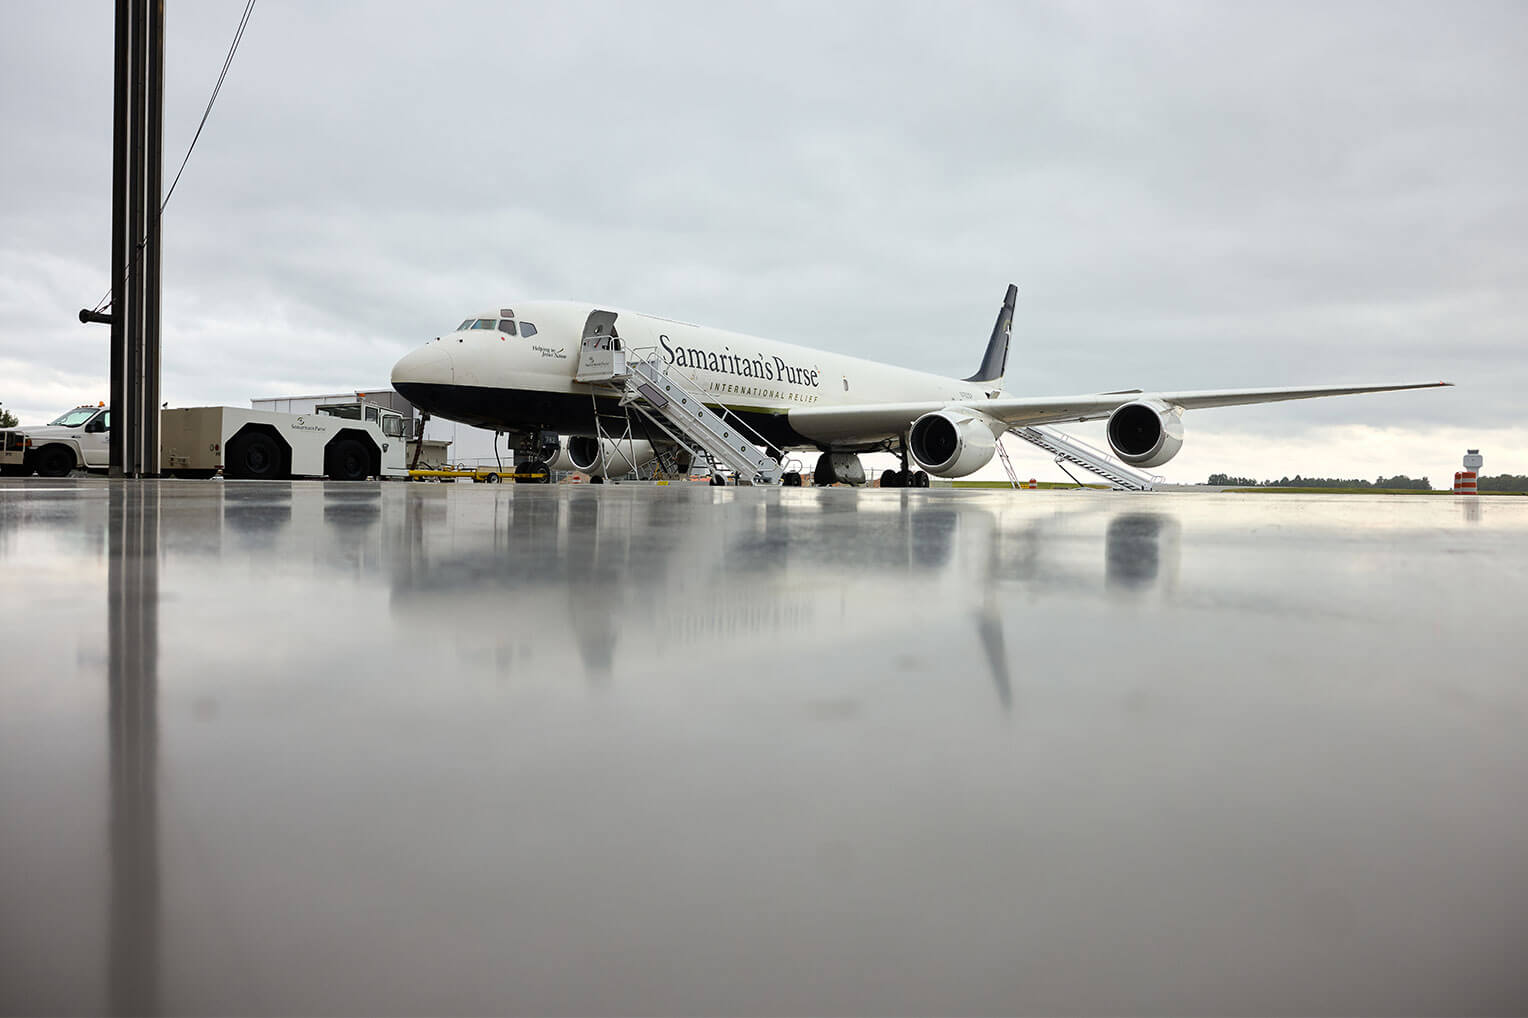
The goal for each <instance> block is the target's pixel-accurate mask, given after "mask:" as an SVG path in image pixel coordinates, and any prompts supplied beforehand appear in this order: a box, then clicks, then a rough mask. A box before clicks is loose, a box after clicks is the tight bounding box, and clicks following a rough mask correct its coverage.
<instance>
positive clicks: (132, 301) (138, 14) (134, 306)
mask: <svg viewBox="0 0 1528 1018" xmlns="http://www.w3.org/2000/svg"><path fill="white" fill-rule="evenodd" d="M131 7H132V25H133V28H132V35H133V37H132V62H133V77H132V94H131V96H130V98H129V102H128V172H127V180H128V196H127V199H128V201H127V210H128V211H127V233H128V243H129V244H130V245H131V248H130V253H129V256H128V261H127V292H126V294H124V296H125V297H126V298H127V301H126V304H125V306H124V307H123V308H122V315H123V317H124V318H126V319H127V371H126V372H125V374H126V376H127V377H126V386H127V398H126V405H125V406H123V407H121V408H119V409H117V410H113V412H112V417H113V421H112V425H113V430H115V429H117V428H120V429H121V431H122V452H123V460H122V472H123V473H124V474H125V475H126V476H128V477H140V476H142V473H143V303H144V302H143V296H144V288H143V249H142V246H141V245H142V242H143V239H144V227H145V225H146V222H147V221H146V218H145V215H144V212H145V210H144V204H145V202H144V199H145V197H146V194H145V192H144V179H143V178H144V165H143V158H144V149H145V145H144V142H145V140H146V139H145V138H144V136H143V135H144V121H145V116H144V113H145V108H146V103H147V101H148V97H147V95H146V93H147V91H148V87H147V86H148V82H147V81H146V80H145V79H146V75H145V73H144V72H145V71H147V70H148V38H147V36H148V4H147V3H145V0H132V4H131ZM119 415H120V420H121V423H120V424H119V423H117V418H118V417H119Z"/></svg>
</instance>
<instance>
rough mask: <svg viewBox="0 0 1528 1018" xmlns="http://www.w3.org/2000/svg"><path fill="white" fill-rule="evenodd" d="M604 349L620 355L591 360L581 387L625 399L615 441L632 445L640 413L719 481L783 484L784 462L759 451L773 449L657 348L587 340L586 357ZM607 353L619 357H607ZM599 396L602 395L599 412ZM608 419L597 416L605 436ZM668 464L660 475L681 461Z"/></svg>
mask: <svg viewBox="0 0 1528 1018" xmlns="http://www.w3.org/2000/svg"><path fill="white" fill-rule="evenodd" d="M599 343H603V344H605V345H607V346H611V345H613V346H614V350H612V351H604V350H601V351H599V352H598V353H597V354H596V356H595V357H592V358H591V357H586V358H585V359H584V361H583V363H581V365H580V370H579V374H578V376H577V377H578V380H579V381H587V382H592V383H595V384H596V385H601V386H604V385H608V386H609V387H610V388H612V389H614V390H615V391H616V393H617V395H618V396H619V400H620V402H619V405H620V406H621V407H622V408H623V410H625V411H626V425H625V429H624V432H622V431H621V430H620V427H619V425H617V426H615V427H611V428H610V429H609V432H611V433H612V434H611V437H616V436H617V435H619V434H624V436H625V438H626V439H627V440H629V439H630V438H632V437H633V436H632V419H631V416H630V412H631V411H636V412H637V413H638V414H640V415H641V417H642V418H643V419H644V420H645V421H647V422H649V423H651V424H652V425H653V426H655V427H656V428H658V430H660V431H661V432H663V434H664V435H666V436H667V438H668V439H669V441H671V442H672V443H674V444H675V445H677V446H679V447H682V448H683V449H684V450H685V451H687V452H688V453H690V457H691V462H694V461H695V460H696V459H698V458H699V457H700V456H702V455H703V456H704V457H705V458H706V460H707V461H709V462H710V464H711V471H712V474H713V475H714V476H720V475H722V474H723V473H724V472H725V471H727V470H730V471H732V472H734V473H735V474H736V475H737V476H738V478H739V479H740V480H741V482H742V483H745V484H778V483H779V482H780V478H781V475H782V474H783V472H784V469H785V468H784V467H782V466H781V460H782V459H783V456H779V458H777V457H776V456H771V455H769V453H768V452H765V451H761V450H760V448H759V446H761V445H762V446H764V447H765V449H770V448H771V447H770V446H769V443H768V442H767V441H765V440H764V438H763V437H762V436H760V435H759V434H758V433H757V432H755V431H754V430H753V429H752V428H750V427H749V426H748V425H747V424H746V423H745V422H744V421H743V420H742V419H741V418H739V417H738V416H737V415H736V414H734V413H733V412H732V411H730V410H728V409H727V408H726V407H717V408H715V409H713V408H712V407H709V406H707V405H706V402H705V399H704V397H703V396H702V394H701V393H700V391H699V388H698V386H696V385H695V383H694V381H693V380H685V379H683V378H682V377H681V376H680V374H679V373H677V372H672V371H670V370H669V369H668V367H667V365H665V364H664V363H663V359H662V357H660V356H659V355H658V351H657V349H656V348H651V349H648V350H632V351H629V352H628V351H624V350H622V349H621V347H620V341H619V340H616V341H615V342H614V344H609V343H607V342H606V341H605V340H604V338H603V337H597V336H592V337H586V340H585V346H586V351H588V349H589V348H590V347H591V346H592V345H594V344H599ZM607 352H608V353H612V354H613V356H605V354H606V353H607ZM607 391H608V390H607ZM598 394H599V393H598V391H596V400H595V403H596V407H598V402H599V401H598ZM607 416H609V415H608V414H605V415H602V414H601V413H600V412H599V411H598V410H597V411H596V417H595V424H596V430H597V431H599V433H600V434H601V436H604V435H605V434H606V433H607V432H606V427H605V418H606V417H607ZM645 430H646V429H644V431H645ZM653 446H654V448H655V449H658V448H661V446H662V443H658V442H654V443H653ZM772 451H774V452H775V453H777V454H779V453H780V450H772ZM668 460H670V461H673V462H669V463H663V464H661V465H660V467H659V469H660V470H668V469H677V457H676V456H674V455H672V451H670V453H669V455H668Z"/></svg>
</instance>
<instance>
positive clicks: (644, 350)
mask: <svg viewBox="0 0 1528 1018" xmlns="http://www.w3.org/2000/svg"><path fill="white" fill-rule="evenodd" d="M634 361H635V362H640V363H642V364H651V365H653V366H655V367H656V368H657V369H658V371H659V372H660V373H662V374H664V375H666V376H667V377H668V379H669V380H670V381H671V382H673V383H674V384H675V385H676V386H678V387H679V389H680V391H681V392H683V393H684V394H685V395H686V396H688V397H690V398H691V399H693V400H695V401H696V402H697V403H699V404H700V405H701V406H704V407H706V408H707V409H708V410H710V411H711V412H712V413H714V414H716V415H717V416H718V417H720V418H721V419H722V420H724V421H726V422H727V423H728V424H730V425H731V426H732V427H733V428H734V429H735V430H737V431H739V432H741V433H742V436H743V438H745V439H747V440H748V443H749V444H750V445H761V446H763V447H764V448H765V449H766V450H768V452H769V454H770V458H771V459H773V460H774V461H775V462H776V463H779V464H781V465H782V467H783V465H784V463H785V457H786V451H785V450H784V449H782V448H780V447H779V446H777V445H775V444H774V443H773V442H771V441H770V440H769V439H767V438H765V437H764V436H763V435H761V434H759V432H758V429H756V428H754V427H753V426H752V425H751V424H749V423H748V422H747V421H745V420H743V418H741V417H739V416H738V415H737V414H736V413H734V412H733V411H732V409H731V408H730V407H728V406H727V405H726V404H725V403H716V404H714V405H713V404H711V403H710V402H708V400H707V398H706V394H705V386H704V385H703V384H701V382H700V381H698V380H697V379H696V378H695V376H694V375H692V374H690V373H689V371H688V369H685V368H678V367H677V366H670V365H668V364H665V363H663V357H662V354H660V353H659V352H658V347H656V346H641V347H633V348H631V349H629V350H628V351H627V360H626V364H627V369H628V370H630V368H631V367H632V365H633V362H634ZM686 381H688V382H689V385H686V384H685V382H686ZM692 386H693V388H692Z"/></svg>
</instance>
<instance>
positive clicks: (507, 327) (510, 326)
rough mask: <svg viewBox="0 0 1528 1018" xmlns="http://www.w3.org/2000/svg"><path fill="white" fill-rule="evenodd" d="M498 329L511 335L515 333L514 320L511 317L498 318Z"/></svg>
mask: <svg viewBox="0 0 1528 1018" xmlns="http://www.w3.org/2000/svg"><path fill="white" fill-rule="evenodd" d="M499 331H500V332H507V333H509V334H510V335H511V336H513V335H514V334H515V320H514V319H513V318H500V319H499Z"/></svg>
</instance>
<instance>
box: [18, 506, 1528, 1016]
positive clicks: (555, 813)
mask: <svg viewBox="0 0 1528 1018" xmlns="http://www.w3.org/2000/svg"><path fill="white" fill-rule="evenodd" d="M1525 603H1528V499H1522V500H1516V499H1479V500H1474V499H1462V498H1461V499H1456V498H1453V497H1434V498H1386V497H1373V498H1365V497H1325V498H1319V497H1309V498H1307V497H1299V496H1236V495H1123V494H1104V493H1094V492H1082V493H1071V492H1054V493H1052V492H1023V493H1008V492H968V491H949V490H944V491H941V490H932V491H876V490H868V491H853V490H845V489H830V490H812V489H799V490H798V489H787V490H768V491H765V490H752V489H730V488H729V489H715V488H709V487H686V488H644V487H634V486H606V487H604V488H593V487H576V486H556V487H515V486H500V487H494V486H488V485H482V486H473V485H404V484H389V485H382V486H380V487H378V486H368V485H346V484H323V483H317V482H310V483H301V482H300V483H293V484H259V483H248V484H240V483H233V482H230V483H220V482H169V481H167V482H163V483H159V484H154V483H147V484H141V485H130V484H120V483H108V482H105V481H98V480H66V481H57V482H51V481H42V480H40V479H32V480H29V481H18V480H12V481H3V482H0V639H3V646H0V1011H4V1012H6V1013H18V1012H24V1013H44V1012H113V1013H132V1014H151V1013H182V1014H183V1013H217V1014H246V1013H283V1014H285V1013H312V1014H338V1013H345V1014H356V1013H373V1014H392V1013H430V1014H458V1013H472V1014H498V1013H538V1014H616V1013H619V1014H695V1013H707V1014H780V1015H785V1014H849V1013H858V1014H887V1015H890V1014H903V1013H927V1014H952V1015H953V1014H978V1013H982V1014H1012V1013H1047V1014H1104V1013H1110V1014H1158V1013H1169V1012H1171V1013H1197V1014H1204V1013H1216V1014H1244V1013H1302V1014H1315V1013H1321V1014H1339V1013H1340V1014H1359V1013H1371V1014H1379V1013H1384V1014H1399V1013H1406V1014H1416V1013H1428V1014H1460V1013H1493V1014H1504V1013H1524V1012H1525V1011H1528V965H1525V964H1524V961H1523V959H1524V957H1525V956H1528V951H1525V945H1528V811H1525V809H1524V803H1525V794H1528V739H1525V731H1528V686H1525V678H1524V673H1525V667H1524V661H1525V659H1528V655H1525V649H1528V638H1525V635H1524V609H1523V606H1524V604H1525Z"/></svg>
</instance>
